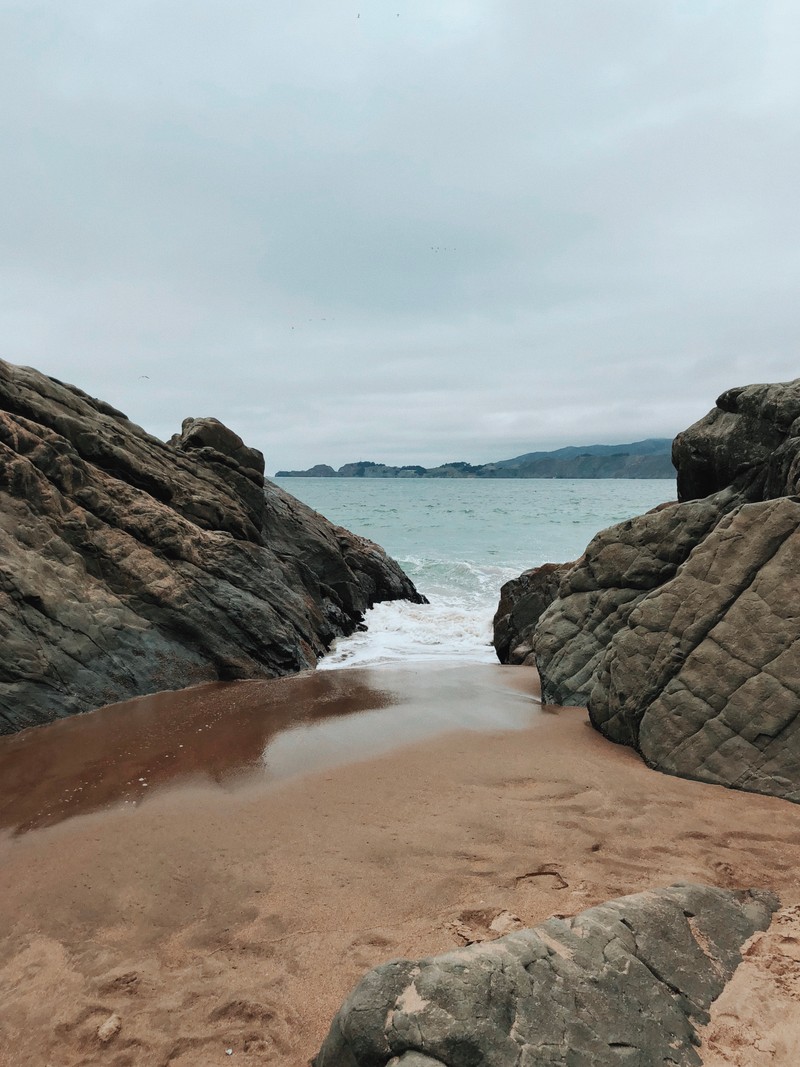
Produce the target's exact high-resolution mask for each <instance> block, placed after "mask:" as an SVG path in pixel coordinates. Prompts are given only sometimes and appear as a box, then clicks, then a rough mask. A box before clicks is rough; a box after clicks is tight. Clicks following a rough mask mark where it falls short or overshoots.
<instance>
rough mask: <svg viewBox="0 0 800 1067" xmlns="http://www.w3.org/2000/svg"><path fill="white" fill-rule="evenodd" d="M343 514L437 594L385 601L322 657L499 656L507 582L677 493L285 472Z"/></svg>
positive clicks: (327, 663)
mask: <svg viewBox="0 0 800 1067" xmlns="http://www.w3.org/2000/svg"><path fill="white" fill-rule="evenodd" d="M275 481H276V483H277V484H278V485H280V486H282V488H284V489H286V490H287V491H288V492H290V493H292V494H293V495H294V496H296V497H297V498H298V499H300V500H302V501H303V502H304V503H306V504H309V505H310V506H311V507H313V508H314V509H315V510H316V511H319V512H320V513H321V514H322V515H324V516H325V517H326V518H328V519H330V520H331V521H332V522H335V523H338V524H339V525H340V526H345V527H347V528H348V529H349V530H352V531H353V532H354V533H358V534H361V535H363V536H364V537H368V538H370V539H371V540H373V541H377V542H378V544H379V545H381V546H382V547H383V548H385V549H386V551H387V552H388V553H389V555H390V556H393V557H394V558H395V559H396V560H397V561H398V563H399V564H400V565H401V566H402V568H403V570H405V572H406V573H407V574H408V575H409V577H410V578H411V579H412V581H413V582H414V584H415V585H416V586H417V588H418V589H419V591H420V592H421V593H424V594H425V596H427V597H428V599H429V600H430V604H429V605H423V606H420V605H414V604H379V605H377V606H376V607H375V608H374V609H373V610H372V611H370V612H368V614H367V620H366V621H367V626H368V629H367V632H366V633H363V634H354V635H353V636H352V637H349V638H347V639H346V640H342V641H340V642H338V644H337V645H336V647H335V648H334V649H333V650H332V651H331V653H330V654H329V655H328V656H327V657H326V658H325V660H324V661H323V662H322V664H321V666H322V667H323V668H328V667H340V666H347V665H351V666H367V665H377V664H381V663H391V662H396V661H397V660H405V661H408V660H419V659H426V660H428V659H437V660H438V659H442V660H452V659H460V660H469V661H474V662H496V659H495V656H494V651H493V649H492V648H491V644H490V642H491V621H492V616H493V615H494V612H495V610H496V608H497V601H498V598H499V594H500V586H501V585H502V584H503V582H505V581H508V579H509V578H514V577H516V576H517V575H518V574H519V573H520V572H521V571H523V570H526V569H527V568H528V567H535V566H538V565H539V564H541V563H548V562H556V563H557V562H562V561H564V560H570V559H575V558H576V557H577V556H579V555H580V554H581V553H582V552H583V550H584V549H585V547H586V545H587V544H588V542H589V541H590V540H591V538H592V537H593V536H594V534H595V533H597V532H598V531H599V530H602V529H604V528H605V527H607V526H611V525H613V524H614V523H617V522H622V521H623V520H625V519H629V518H630V517H631V516H633V515H638V514H641V513H642V512H644V511H648V510H649V509H650V508H652V507H655V505H656V504H660V503H662V502H663V501H665V500H674V499H675V483H674V482H671V481H665V480H652V481H651V480H632V479H620V480H611V479H608V480H596V481H595V480H588V479H575V480H555V479H553V480H549V479H548V480H538V479H537V480H533V479H531V480H519V481H515V480H497V481H488V480H487V481H484V480H480V481H479V480H472V479H463V480H462V479H458V480H453V481H450V480H445V479H429V480H424V481H417V480H414V481H407V480H403V479H386V480H380V479H364V478H278V479H275Z"/></svg>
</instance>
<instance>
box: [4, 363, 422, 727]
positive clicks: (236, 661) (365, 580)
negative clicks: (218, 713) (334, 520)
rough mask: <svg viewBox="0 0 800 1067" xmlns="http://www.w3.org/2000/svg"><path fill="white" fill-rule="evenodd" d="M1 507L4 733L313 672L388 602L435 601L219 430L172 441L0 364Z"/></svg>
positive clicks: (208, 422)
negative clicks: (187, 691)
mask: <svg viewBox="0 0 800 1067" xmlns="http://www.w3.org/2000/svg"><path fill="white" fill-rule="evenodd" d="M0 504H1V505H2V506H1V507H0V733H8V732H11V731H14V730H18V729H21V728H23V727H26V726H33V725H37V724H39V723H43V722H48V721H50V720H52V719H55V718H58V717H62V716H65V715H69V714H72V713H74V712H80V711H87V710H89V709H91V708H95V707H98V706H100V705H103V704H108V703H110V702H112V701H117V700H123V699H126V698H129V697H132V696H138V695H141V694H144V693H152V692H155V691H158V690H161V689H177V688H181V687H183V686H187V685H191V684H194V683H196V682H202V681H212V680H216V679H231V678H257V677H274V676H277V675H283V674H288V673H291V672H293V671H297V670H301V669H303V668H306V667H312V666H314V664H315V663H316V662H317V658H318V657H319V656H321V655H322V654H323V653H324V651H325V649H326V648H327V647H328V646H329V645H330V643H331V642H332V641H333V640H334V639H335V638H336V637H339V636H341V635H342V634H347V633H351V632H352V631H353V630H354V629H355V627H356V626H357V625H358V623H359V622H360V621H361V619H362V616H363V612H364V610H365V609H366V608H368V607H370V606H371V605H372V604H373V603H375V602H377V601H379V600H393V599H410V600H415V601H419V600H421V598H420V597H419V594H417V592H416V590H415V589H414V587H413V585H412V584H411V582H410V581H409V580H408V579H407V578H406V576H405V575H404V574H403V573H402V571H401V570H400V568H399V567H398V566H397V565H396V564H395V563H394V561H392V560H391V559H389V557H388V556H386V554H385V553H384V552H383V550H382V549H380V548H379V547H378V546H377V545H375V544H373V543H372V542H370V541H366V540H364V539H363V538H360V537H357V536H355V535H354V534H351V533H349V532H348V531H347V530H343V529H342V528H340V527H337V526H334V525H332V524H331V523H329V522H327V521H326V520H325V519H323V518H322V517H321V516H320V515H317V514H316V512H314V511H312V510H311V509H310V508H307V507H306V506H305V505H303V504H301V503H300V502H299V501H297V500H295V499H294V498H293V497H291V496H290V495H289V494H288V493H285V492H283V491H282V490H281V489H279V488H278V487H277V486H274V485H272V484H271V483H269V482H265V480H264V459H263V456H262V455H261V453H260V452H258V451H256V450H255V449H251V448H248V447H247V446H246V445H244V443H243V442H242V441H241V439H240V438H239V437H238V436H237V435H236V434H235V433H233V432H232V431H231V430H229V429H228V428H227V427H225V426H223V425H222V423H220V422H218V421H217V420H216V419H187V420H186V421H185V422H184V424H183V429H182V432H181V433H180V434H178V435H176V436H175V437H173V438H172V440H171V441H170V442H169V443H165V442H163V441H159V440H158V439H157V438H155V437H152V436H150V435H149V434H147V433H146V432H145V431H144V430H142V429H141V428H140V427H139V426H136V425H134V424H133V423H131V422H130V421H129V420H128V419H127V418H126V417H125V415H123V414H122V413H121V412H119V411H117V410H115V409H114V408H112V407H111V406H110V405H108V404H105V403H103V402H102V401H100V400H95V399H93V398H92V397H89V396H87V395H86V394H85V393H84V392H82V391H81V390H80V389H77V388H75V387H74V386H70V385H64V384H63V383H61V382H58V381H56V380H55V379H52V378H48V377H46V376H45V375H43V374H39V373H38V372H37V371H35V370H32V369H30V368H26V367H17V366H14V365H12V364H9V363H5V362H3V361H1V360H0Z"/></svg>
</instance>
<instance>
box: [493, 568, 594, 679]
mask: <svg viewBox="0 0 800 1067" xmlns="http://www.w3.org/2000/svg"><path fill="white" fill-rule="evenodd" d="M574 566H575V564H574V563H545V564H544V565H543V566H541V567H532V568H531V569H530V570H529V571H523V572H522V574H521V575H520V576H519V578H512V579H511V581H509V582H506V583H505V585H503V587H502V588H501V590H500V603H499V605H498V607H497V611H496V612H495V616H494V621H493V624H492V625H493V631H494V638H493V640H492V644H493V645H494V649H495V652H496V653H497V658H498V659H499V660H500V662H501V663H513V664H523V665H533V664H534V662H535V660H534V655H533V644H532V641H533V634H534V631H535V629H536V624H537V622H538V621H539V618H540V616H541V615H543V614H544V612H545V611H546V609H547V608H548V607H549V606H550V605H551V604H552V603H553V601H554V600H555V598H556V597H557V596H558V590H559V588H560V586H561V579H562V578H563V577H564V575H565V574H566V572H567V571H569V570H571V569H572V568H573V567H574Z"/></svg>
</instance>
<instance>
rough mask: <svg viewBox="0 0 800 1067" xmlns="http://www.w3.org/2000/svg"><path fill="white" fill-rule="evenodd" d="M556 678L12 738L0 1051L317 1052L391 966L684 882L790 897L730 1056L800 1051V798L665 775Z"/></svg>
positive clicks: (300, 700)
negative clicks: (559, 694) (502, 921)
mask: <svg viewBox="0 0 800 1067" xmlns="http://www.w3.org/2000/svg"><path fill="white" fill-rule="evenodd" d="M535 679H536V675H535V672H533V671H532V670H530V669H526V668H500V667H479V666H472V667H468V668H462V667H456V668H452V667H451V668H440V667H428V666H426V667H423V668H419V667H415V668H412V667H409V668H393V669H392V670H389V671H385V672H383V671H380V670H372V671H369V670H351V671H348V670H342V671H331V672H325V673H321V674H318V675H310V676H305V677H301V678H295V679H288V680H283V681H281V682H273V683H232V684H229V685H226V686H209V687H202V688H200V689H197V690H189V691H185V692H184V693H182V694H176V695H169V696H165V697H162V698H158V699H160V700H161V705H160V711H159V716H158V717H159V721H161V723H162V728H161V730H160V731H159V730H156V729H154V728H148V729H143V728H142V727H143V722H145V721H150V722H152V721H153V720H152V713H153V708H152V705H147V704H146V703H144V704H140V703H138V702H131V703H130V705H128V706H127V713H126V712H125V709H123V711H122V712H120V711H119V709H118V708H117V709H110V711H109V710H105V711H102V712H100V713H94V714H93V715H92V716H81V717H78V718H77V719H74V720H71V721H70V722H65V723H58V724H55V726H53V727H46V728H44V729H43V730H39V731H33V732H29V733H28V734H23V735H16V736H15V737H11V738H4V739H2V741H0V771H2V772H3V773H2V778H0V781H1V782H2V784H1V785H0V819H2V823H3V825H4V827H5V829H3V830H2V831H0V833H2V837H0V929H2V930H3V933H4V936H3V940H2V947H0V1003H2V1005H3V1010H2V1014H1V1015H0V1062H2V1064H3V1065H4V1067H5V1065H9V1067H12V1065H13V1067H17V1065H20V1067H25V1065H36V1067H45V1065H48V1064H49V1065H51V1067H73V1065H78V1064H82V1065H91V1064H113V1065H115V1067H124V1065H139V1064H142V1065H151V1064H152V1065H160V1064H164V1065H166V1064H171V1065H181V1067H189V1065H190V1064H191V1065H193V1067H197V1065H199V1067H205V1065H212V1064H222V1063H234V1064H235V1063H253V1064H255V1063H269V1064H271V1065H277V1067H290V1065H291V1067H295V1065H300V1064H305V1063H307V1062H308V1059H309V1057H310V1056H312V1055H313V1054H314V1053H315V1052H316V1050H317V1048H318V1046H319V1044H320V1042H321V1040H322V1038H323V1036H324V1034H325V1033H326V1031H327V1027H328V1025H329V1023H330V1020H331V1017H332V1015H333V1014H334V1013H335V1011H336V1010H337V1008H338V1007H339V1004H340V1003H341V1001H342V999H343V998H344V996H345V995H346V994H347V992H348V991H349V989H350V988H351V987H352V986H353V985H354V983H355V982H356V980H357V979H358V978H359V977H360V976H361V975H362V974H363V972H364V971H365V970H366V969H368V968H369V967H372V966H374V965H376V964H378V963H380V962H383V961H385V960H387V959H390V958H392V957H396V956H420V955H428V954H431V953H436V952H442V951H446V950H448V949H450V948H453V947H454V946H456V945H460V944H463V943H464V941H465V938H470V939H471V938H478V937H481V936H482V931H485V929H486V927H487V926H488V925H489V924H490V923H491V921H492V919H493V918H494V917H495V916H496V915H497V914H498V913H499V912H502V911H507V912H509V913H511V915H513V916H516V917H518V918H519V920H520V922H521V923H522V924H524V925H526V926H528V925H533V924H535V923H537V922H539V921H541V920H543V919H544V918H546V917H548V916H550V915H552V914H570V913H574V912H576V911H579V910H582V909H583V908H586V907H589V906H591V905H593V904H596V903H599V902H601V901H604V900H608V899H609V898H612V897H616V896H620V895H623V894H626V893H630V892H636V891H639V890H642V889H645V888H648V887H650V886H656V885H666V884H669V883H672V882H676V881H681V880H694V881H699V882H705V883H708V884H713V885H720V886H725V887H734V886H759V887H767V888H770V889H773V890H774V891H776V892H777V893H778V895H779V896H780V898H781V900H782V902H783V905H784V910H783V911H782V912H781V913H780V914H779V916H778V918H777V919H776V921H775V922H774V923H773V927H772V928H771V930H770V931H769V932H768V933H767V934H765V935H760V936H759V937H757V938H756V939H754V942H753V944H752V945H751V946H750V948H749V949H748V953H747V956H746V960H745V963H744V964H743V965H742V967H741V968H740V970H739V972H738V973H737V976H736V978H735V979H734V982H733V983H731V986H730V987H729V989H728V990H726V993H725V994H724V995H723V997H722V998H720V1001H719V1002H718V1004H717V1005H716V1006H715V1016H714V1019H713V1020H712V1024H711V1026H710V1027H709V1028H708V1031H707V1034H706V1040H705V1044H704V1047H703V1053H702V1054H703V1057H704V1062H705V1063H707V1064H713V1065H714V1067H720V1065H722V1064H736V1065H737V1067H739V1065H741V1067H760V1065H761V1064H765V1065H766V1064H770V1065H772V1067H774V1065H776V1064H777V1065H779V1064H786V1065H787V1067H788V1065H789V1064H795V1063H797V1062H800V1045H799V1044H798V1042H799V1041H800V1038H798V1035H800V942H799V941H798V931H799V930H800V923H798V918H797V906H798V905H800V879H799V878H798V874H800V808H797V807H795V806H793V805H791V804H788V803H785V802H783V801H780V800H777V799H774V798H770V797H760V796H754V795H749V794H744V793H737V792H733V791H730V790H727V789H723V788H720V787H714V786H708V785H703V784H699V783H695V782H688V781H683V780H679V779H675V778H670V777H667V776H665V775H661V774H658V773H655V772H653V771H650V770H648V768H647V767H645V766H644V764H643V763H642V762H641V761H640V759H639V758H638V757H637V756H636V755H635V754H634V753H633V752H632V751H630V750H628V749H624V748H619V747H616V746H614V745H612V744H609V743H608V742H607V741H605V740H603V739H602V738H601V737H600V736H599V735H598V734H596V733H595V732H594V731H593V730H592V729H591V727H590V726H589V725H588V722H587V719H586V713H585V712H584V711H583V710H581V709H559V708H544V709H543V708H541V707H540V706H539V705H538V704H537V702H536V700H535V692H536V690H535ZM148 699H151V700H152V699H153V698H148ZM134 705H135V706H136V707H134ZM132 708H133V712H132V710H131V709H132ZM137 708H138V711H137ZM170 708H172V709H173V710H174V712H175V713H174V715H172V716H171V717H169V716H168V713H169V710H170ZM148 709H149V710H148ZM349 710H352V711H354V712H357V714H355V715H353V716H347V715H345V714H344V713H346V712H347V711H349ZM137 715H138V718H137ZM376 715H377V716H378V718H375V717H374V716H376ZM148 716H150V718H148ZM371 716H372V718H371ZM381 716H382V717H381ZM126 719H127V720H128V721H127V725H126ZM104 720H105V721H106V725H104ZM388 722H392V723H394V727H393V728H392V729H387V725H386V724H387V723H388ZM463 722H466V723H468V724H469V725H470V726H471V727H472V728H471V729H469V730H464V729H458V728H457V727H458V724H459V723H463ZM337 723H338V726H337ZM87 724H88V725H87ZM287 727H288V729H287ZM304 730H305V731H307V732H306V733H304V732H303V731H304ZM58 731H61V734H60V735H59V734H58ZM337 731H338V732H337ZM50 735H52V736H55V737H56V739H57V740H59V741H60V743H56V742H55V741H53V742H51V741H49V740H48V736H50ZM381 738H382V740H381ZM67 739H69V740H67ZM181 746H182V747H181ZM270 753H271V754H272V757H270ZM4 759H5V760H6V763H4V762H3V761H4ZM11 767H14V768H16V770H15V775H16V776H14V775H12V774H11V772H10V770H9V768H11ZM21 827H23V828H24V827H28V829H27V830H26V832H20V828H21ZM115 1017H116V1018H115ZM104 1024H105V1025H104ZM98 1031H100V1034H98ZM104 1039H105V1040H104Z"/></svg>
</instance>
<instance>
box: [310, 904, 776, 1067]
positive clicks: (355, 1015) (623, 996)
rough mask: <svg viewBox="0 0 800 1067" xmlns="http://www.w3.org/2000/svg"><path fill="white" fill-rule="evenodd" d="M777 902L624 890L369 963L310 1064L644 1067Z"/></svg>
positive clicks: (669, 1052)
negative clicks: (526, 925) (570, 909)
mask: <svg viewBox="0 0 800 1067" xmlns="http://www.w3.org/2000/svg"><path fill="white" fill-rule="evenodd" d="M777 907H778V902H777V900H776V899H775V898H774V897H773V896H772V895H771V894H769V893H764V892H759V891H754V890H750V891H741V892H733V891H731V890H724V889H711V888H707V887H705V886H698V885H676V886H671V887H670V888H668V889H661V890H655V891H651V892H647V893H639V894H637V895H636V896H630V897H623V898H621V899H620V900H616V901H612V902H611V903H609V904H604V905H601V906H600V907H596V908H591V909H590V910H588V911H585V912H583V913H582V914H580V915H577V916H576V917H575V918H571V919H549V920H548V921H547V922H545V923H543V924H542V925H541V926H537V927H535V928H534V929H532V930H520V931H517V932H515V933H512V934H509V935H507V936H506V937H503V938H501V939H500V940H497V941H492V942H486V943H483V944H480V945H473V946H470V947H469V948H465V949H462V950H460V951H457V952H450V953H448V954H447V955H444V956H435V957H432V958H429V959H424V960H418V961H412V960H394V961H393V962H391V963H387V964H384V965H383V966H381V967H378V968H376V969H375V970H374V971H371V972H370V973H368V974H367V975H366V976H365V977H364V978H363V979H362V981H361V982H360V983H359V985H358V986H356V988H355V989H354V991H353V992H352V993H351V994H350V996H349V997H348V998H347V1000H346V1001H345V1003H344V1005H343V1006H342V1008H341V1010H340V1011H339V1013H338V1014H337V1016H336V1017H335V1019H334V1020H333V1023H332V1025H331V1029H330V1032H329V1034H328V1037H327V1038H326V1040H325V1043H324V1044H323V1046H322V1049H321V1051H320V1053H319V1055H318V1056H317V1058H316V1059H315V1060H314V1065H315V1067H386V1065H388V1064H390V1063H391V1064H392V1065H393V1067H443V1065H445V1064H446V1065H447V1067H478V1065H481V1067H519V1065H521V1064H530V1067H534V1065H540V1064H541V1065H545V1064H549V1065H551V1067H611V1065H613V1067H618V1065H619V1064H620V1063H625V1064H630V1065H631V1067H652V1065H653V1064H661V1063H663V1064H675V1065H687V1067H688V1065H692V1064H699V1063H700V1062H701V1061H700V1058H699V1056H698V1054H697V1052H696V1049H695V1045H696V1044H697V1043H698V1034H697V1027H698V1026H700V1025H703V1024H704V1023H706V1022H707V1021H708V1018H709V1016H708V1008H709V1006H710V1005H711V1003H712V1002H713V1001H714V1000H715V999H716V998H717V997H718V996H719V994H720V993H721V992H722V990H723V989H724V988H725V986H726V984H727V983H728V982H729V981H730V979H731V977H732V976H733V973H734V971H735V970H736V967H737V966H738V965H739V963H740V962H741V949H742V946H743V944H744V943H745V941H746V940H747V939H748V938H749V937H751V936H752V935H753V934H754V933H755V932H756V931H758V930H764V929H766V928H767V927H768V926H769V923H770V918H771V916H772V913H773V912H774V911H775V910H776V908H777Z"/></svg>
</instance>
